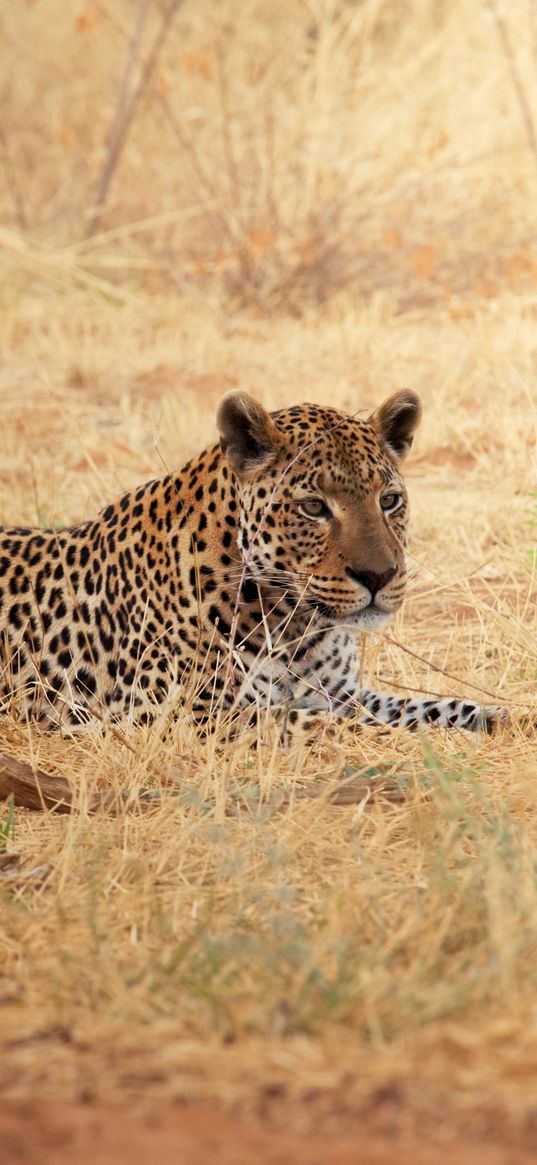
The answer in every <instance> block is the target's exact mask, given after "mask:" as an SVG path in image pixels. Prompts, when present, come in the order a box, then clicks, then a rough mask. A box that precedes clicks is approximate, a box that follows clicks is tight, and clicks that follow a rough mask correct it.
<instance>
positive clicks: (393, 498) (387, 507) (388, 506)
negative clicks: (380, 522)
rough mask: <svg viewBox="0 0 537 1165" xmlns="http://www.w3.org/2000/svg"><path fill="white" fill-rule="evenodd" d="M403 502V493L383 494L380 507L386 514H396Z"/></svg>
mask: <svg viewBox="0 0 537 1165" xmlns="http://www.w3.org/2000/svg"><path fill="white" fill-rule="evenodd" d="M402 504H403V495H402V494H398V493H386V494H382V496H381V499H380V508H381V510H382V511H383V513H385V514H394V513H395V511H396V510H398V509H399V508H400V506H402Z"/></svg>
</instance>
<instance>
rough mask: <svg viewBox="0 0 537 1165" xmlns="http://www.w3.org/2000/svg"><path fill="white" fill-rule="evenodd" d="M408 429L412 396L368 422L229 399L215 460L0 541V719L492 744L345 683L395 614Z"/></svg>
mask: <svg viewBox="0 0 537 1165" xmlns="http://www.w3.org/2000/svg"><path fill="white" fill-rule="evenodd" d="M419 416H420V405H419V401H418V398H417V397H416V396H415V394H414V393H411V392H400V393H397V394H395V396H393V397H391V398H390V399H389V400H388V401H386V402H385V404H384V405H383V406H382V407H381V408H380V409H379V410H378V411H377V412H376V413H374V414H373V415H372V416H371V417H369V418H368V419H357V418H356V417H352V416H346V415H344V414H342V413H340V412H337V411H336V410H335V409H332V408H322V407H319V406H317V405H312V404H305V405H299V406H295V407H292V408H288V409H284V410H282V411H280V412H276V413H273V414H268V413H267V412H266V411H265V410H264V409H263V408H262V407H261V406H260V405H259V404H258V403H257V402H256V401H255V400H253V398H252V397H250V396H248V395H247V394H246V393H230V394H228V395H227V396H226V397H224V399H223V401H222V402H221V405H220V408H219V412H218V426H219V430H220V444H218V445H214V446H212V447H211V448H210V449H207V450H206V451H205V452H203V453H201V454H200V456H199V457H196V458H195V459H194V460H192V461H190V462H189V463H188V464H187V465H185V466H184V467H183V468H182V469H181V470H180V471H179V472H177V473H174V474H171V475H169V476H167V477H165V478H164V479H163V480H159V481H151V482H148V483H147V484H145V485H142V486H140V487H139V488H138V489H135V490H133V491H131V492H129V493H126V494H124V496H123V497H122V498H120V499H119V501H117V502H113V503H112V504H111V505H108V506H107V507H106V509H104V510H103V511H102V513H101V514H100V515H99V516H98V517H97V518H95V519H92V520H91V521H88V522H84V523H82V524H80V525H75V526H73V527H70V528H68V529H63V530H50V529H49V530H45V529H3V530H2V531H1V534H0V599H1V613H0V632H1V667H2V670H1V677H0V697H1V704H0V707H2V708H3V710H4V711H5V710H9V711H11V712H12V713H13V714H15V715H17V716H19V717H31V718H33V719H36V720H41V721H46V722H48V723H50V722H52V723H59V722H61V723H65V724H71V725H74V724H81V723H87V721H88V720H89V719H92V718H93V717H94V716H95V715H97V717H99V718H103V717H105V718H107V717H111V718H114V719H124V718H128V719H130V720H145V719H147V718H148V717H150V716H152V715H153V714H154V712H155V710H156V709H157V708H158V706H159V705H161V704H162V703H163V702H164V701H169V702H170V703H171V705H172V706H174V705H175V704H176V702H177V701H178V700H179V699H186V698H188V699H189V700H191V703H192V706H193V708H194V711H195V712H196V714H199V715H202V716H209V715H210V714H211V712H212V711H214V709H215V708H217V707H221V708H224V709H230V710H232V709H238V708H241V707H250V708H252V707H254V708H255V707H259V706H262V707H267V706H271V707H273V708H276V709H280V710H282V709H283V710H285V714H286V718H287V721H291V722H292V721H297V720H298V719H301V718H302V719H304V718H306V719H308V718H311V716H312V715H313V716H317V715H318V714H319V713H326V712H329V713H336V714H337V715H338V716H348V715H356V713H357V712H358V713H361V714H362V718H363V719H364V720H365V721H366V722H368V723H372V722H373V723H375V722H382V723H387V724H391V725H395V724H399V723H402V724H405V725H408V726H414V725H415V724H418V723H431V724H432V723H436V724H441V725H444V726H447V727H450V726H456V727H461V728H466V729H475V728H482V727H484V728H490V727H491V726H492V724H493V723H494V722H495V721H496V719H497V718H498V710H496V709H481V708H480V707H479V706H478V705H476V704H475V703H473V701H459V700H454V699H453V700H449V699H447V700H446V699H445V700H410V701H407V700H402V699H399V698H398V697H394V696H390V695H383V694H379V693H376V692H373V691H369V690H363V689H362V688H361V687H360V682H359V675H360V660H359V651H358V632H360V631H361V630H364V629H367V628H378V627H381V626H382V625H383V624H384V623H385V622H386V621H387V620H388V619H389V618H390V617H391V616H392V615H393V614H394V613H395V611H397V610H398V609H399V607H400V605H401V602H402V600H403V595H404V590H405V581H406V575H405V554H404V547H405V543H406V535H407V523H408V506H407V494H406V490H405V486H404V482H403V479H402V476H401V472H400V464H401V461H402V460H403V458H404V456H405V454H406V452H407V450H408V448H409V447H410V444H411V442H412V438H413V435H414V431H415V428H416V426H417V424H418V421H419Z"/></svg>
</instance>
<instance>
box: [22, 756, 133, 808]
mask: <svg viewBox="0 0 537 1165" xmlns="http://www.w3.org/2000/svg"><path fill="white" fill-rule="evenodd" d="M8 797H13V800H14V803H15V805H18V806H19V807H20V808H22V809H38V810H41V811H42V810H44V809H49V810H52V811H53V812H55V813H71V811H72V809H73V805H74V800H75V798H74V795H73V788H72V786H71V785H70V784H69V781H67V780H66V779H65V777H60V776H51V774H50V773H45V772H44V770H43V769H34V768H32V766H31V765H29V764H27V763H26V761H20V760H16V759H15V757H13V756H8V755H7V753H4V752H2V753H0V800H7V798H8ZM150 802H151V798H150V797H149V796H144V794H143V793H141V794H138V793H132V792H129V790H125V791H124V792H120V793H118V792H117V791H116V790H115V789H105V790H103V791H98V792H95V793H90V794H89V795H88V799H87V803H86V804H85V805H84V808H85V809H86V810H87V812H88V813H97V812H99V811H100V810H104V811H105V812H107V813H110V814H112V815H113V814H115V813H117V812H118V809H119V807H120V806H122V807H125V806H126V805H128V807H129V808H133V809H134V808H136V809H138V808H145V807H147V805H148V804H150Z"/></svg>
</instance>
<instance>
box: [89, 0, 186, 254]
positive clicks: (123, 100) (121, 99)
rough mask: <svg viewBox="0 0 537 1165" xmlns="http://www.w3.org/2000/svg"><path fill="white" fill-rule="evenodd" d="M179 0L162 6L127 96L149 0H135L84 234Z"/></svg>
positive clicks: (94, 220) (94, 219)
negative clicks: (150, 43) (102, 160)
mask: <svg viewBox="0 0 537 1165" xmlns="http://www.w3.org/2000/svg"><path fill="white" fill-rule="evenodd" d="M182 2H183V0H171V3H170V4H169V5H168V7H167V9H166V10H165V12H164V15H163V17H162V21H161V25H160V28H159V31H158V33H157V35H156V37H155V40H154V42H153V46H152V48H151V50H150V52H149V55H148V57H147V60H146V62H145V64H144V66H143V68H142V73H141V77H140V80H139V82H138V84H137V85H136V86H135V88H134V89H133V90H132V92H131V95H130V98H128V97H127V94H128V91H129V85H130V80H131V77H132V73H133V71H134V67H135V62H136V57H137V55H138V50H139V47H140V42H141V38H142V34H143V28H144V24H145V20H146V16H147V10H148V4H149V0H139V4H138V14H137V19H136V24H135V28H134V33H133V36H132V40H131V43H130V46H129V53H128V58H127V65H126V69H125V73H124V76H123V80H122V83H121V87H120V91H119V95H118V101H117V106H116V113H115V115H114V120H113V123H112V129H111V131H110V138H109V145H108V152H107V156H106V159H105V163H104V166H103V169H102V172H101V176H100V178H99V182H98V185H97V195H96V199H95V204H94V207H93V209H92V211H91V213H90V216H89V221H88V224H87V227H86V231H85V236H86V237H87V238H89V237H91V235H92V234H93V233H94V231H95V230H96V228H97V226H98V223H99V221H100V218H101V214H102V210H103V207H104V206H105V203H106V199H107V197H108V191H109V189H110V184H111V182H112V178H113V176H114V173H115V171H116V169H117V167H118V164H119V161H120V158H121V155H122V153H123V150H124V148H125V145H126V142H127V137H128V134H129V131H130V129H131V126H132V123H133V121H134V118H135V116H136V111H137V109H138V106H139V104H140V101H141V99H142V97H143V95H144V93H145V92H146V90H147V88H148V86H149V84H150V82H151V78H152V76H153V73H154V71H155V68H156V66H157V64H158V60H159V57H160V54H161V51H162V49H163V47H164V44H165V42H166V38H167V36H168V33H169V31H170V28H171V25H172V22H173V20H174V18H175V16H176V15H177V12H178V10H179V8H180V6H181V4H182Z"/></svg>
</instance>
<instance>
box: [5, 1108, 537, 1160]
mask: <svg viewBox="0 0 537 1165" xmlns="http://www.w3.org/2000/svg"><path fill="white" fill-rule="evenodd" d="M215 1159H218V1162H219V1165H251V1163H252V1162H256V1165H291V1162H292V1163H293V1165H327V1163H328V1162H330V1165H393V1163H394V1162H395V1161H397V1163H398V1165H451V1163H452V1162H453V1161H456V1162H457V1165H532V1163H533V1162H534V1161H535V1152H534V1151H533V1150H532V1149H531V1148H530V1147H528V1146H527V1145H525V1146H522V1145H518V1146H517V1145H516V1144H513V1143H512V1141H510V1143H509V1144H504V1145H500V1144H497V1145H493V1144H490V1143H488V1144H484V1143H481V1144H476V1142H475V1141H473V1142H470V1141H464V1140H461V1139H460V1138H457V1139H453V1140H452V1139H450V1141H449V1143H448V1144H446V1145H444V1146H439V1145H434V1144H432V1143H431V1142H430V1141H429V1142H428V1141H427V1140H425V1139H424V1140H422V1141H419V1142H418V1141H416V1140H408V1139H406V1138H405V1139H400V1138H393V1137H386V1136H379V1135H378V1133H375V1132H372V1133H371V1132H369V1131H368V1129H367V1128H366V1127H363V1126H361V1127H360V1128H359V1129H358V1128H357V1129H356V1130H355V1131H354V1132H353V1133H346V1134H336V1135H334V1136H329V1135H326V1134H323V1135H321V1136H311V1135H309V1136H301V1135H299V1134H297V1133H295V1132H287V1131H285V1130H284V1129H281V1128H277V1129H275V1128H266V1127H263V1126H262V1125H260V1124H251V1123H248V1124H246V1123H243V1122H242V1121H239V1120H237V1119H236V1118H234V1117H233V1116H230V1115H229V1114H227V1113H224V1112H223V1111H222V1110H221V1109H219V1108H218V1107H216V1106H209V1105H206V1104H190V1105H174V1106H173V1107H171V1108H166V1109H157V1110H153V1111H150V1112H143V1111H142V1112H140V1111H134V1110H133V1109H132V1108H127V1107H123V1106H106V1105H93V1104H92V1105H86V1104H67V1103H44V1102H41V1103H35V1104H34V1103H31V1104H29V1105H20V1104H18V1105H14V1104H4V1105H0V1162H1V1163H2V1165H72V1163H73V1162H74V1161H76V1162H77V1165H96V1163H97V1162H98V1165H142V1163H143V1165H147V1163H150V1165H183V1163H184V1165H186V1163H188V1165H209V1162H211V1161H213V1160H215Z"/></svg>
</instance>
